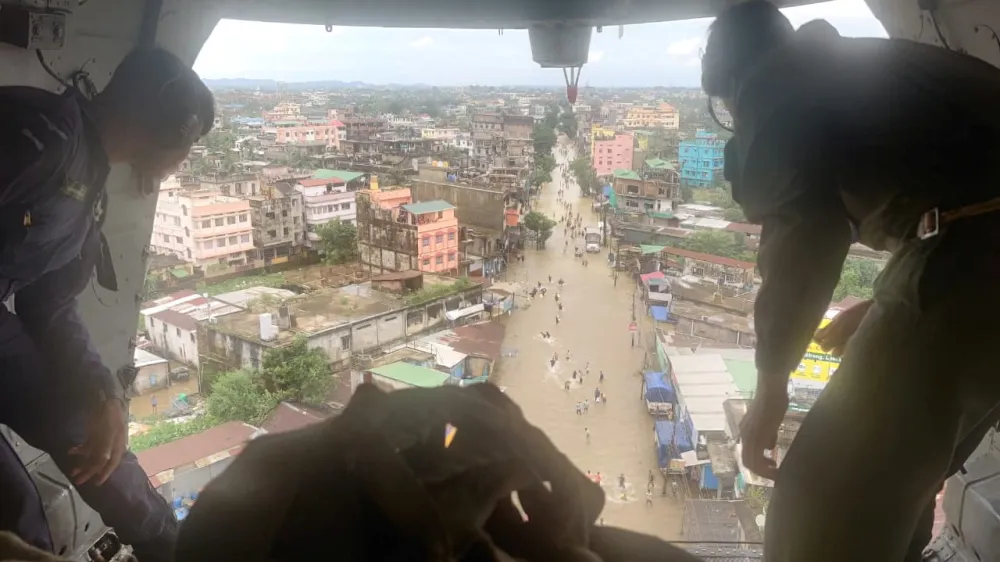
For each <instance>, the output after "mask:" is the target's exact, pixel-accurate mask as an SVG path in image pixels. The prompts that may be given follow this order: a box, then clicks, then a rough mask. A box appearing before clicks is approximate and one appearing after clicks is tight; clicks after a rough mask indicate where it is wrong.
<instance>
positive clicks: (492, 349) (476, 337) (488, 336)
mask: <svg viewBox="0 0 1000 562" xmlns="http://www.w3.org/2000/svg"><path fill="white" fill-rule="evenodd" d="M452 331H453V332H455V335H456V336H457V339H456V340H455V341H453V342H449V345H451V348H452V349H454V350H455V351H458V352H459V353H465V354H466V355H483V356H486V357H489V358H490V360H491V361H496V360H497V359H500V345H501V344H502V343H503V336H504V332H505V331H506V329H505V328H504V326H503V324H501V323H499V322H492V321H489V322H479V323H477V324H469V325H467V326H459V327H457V328H455V329H453V330H452Z"/></svg>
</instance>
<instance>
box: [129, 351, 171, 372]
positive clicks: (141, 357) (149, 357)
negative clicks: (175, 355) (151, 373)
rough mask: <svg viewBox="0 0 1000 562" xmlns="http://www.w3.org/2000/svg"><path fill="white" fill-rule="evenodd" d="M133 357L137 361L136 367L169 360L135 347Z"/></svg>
mask: <svg viewBox="0 0 1000 562" xmlns="http://www.w3.org/2000/svg"><path fill="white" fill-rule="evenodd" d="M132 359H133V361H134V362H135V367H136V368H139V367H145V366H147V365H156V364H158V363H166V362H167V360H166V359H164V358H162V357H160V356H159V355H155V354H153V353H150V352H148V351H146V350H145V349H139V348H138V347H137V348H135V352H134V353H133V354H132Z"/></svg>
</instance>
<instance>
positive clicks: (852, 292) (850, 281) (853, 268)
mask: <svg viewBox="0 0 1000 562" xmlns="http://www.w3.org/2000/svg"><path fill="white" fill-rule="evenodd" d="M881 271H882V268H881V266H880V265H879V264H877V263H876V262H873V261H871V260H866V259H861V258H847V260H846V261H845V262H844V269H843V270H841V272H840V282H839V283H838V284H837V288H836V289H835V290H834V291H833V300H835V301H839V300H843V299H844V297H848V296H851V297H857V298H859V299H870V298H872V295H873V293H874V289H875V279H876V278H877V277H878V275H879V273H881Z"/></svg>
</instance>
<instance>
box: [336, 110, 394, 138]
mask: <svg viewBox="0 0 1000 562" xmlns="http://www.w3.org/2000/svg"><path fill="white" fill-rule="evenodd" d="M340 121H341V122H342V123H343V124H344V139H345V140H351V141H355V140H358V141H365V140H375V135H376V134H378V133H381V132H382V131H385V130H386V129H387V125H386V123H385V120H383V119H379V118H377V117H361V116H357V115H350V116H345V117H343V118H341V119H340Z"/></svg>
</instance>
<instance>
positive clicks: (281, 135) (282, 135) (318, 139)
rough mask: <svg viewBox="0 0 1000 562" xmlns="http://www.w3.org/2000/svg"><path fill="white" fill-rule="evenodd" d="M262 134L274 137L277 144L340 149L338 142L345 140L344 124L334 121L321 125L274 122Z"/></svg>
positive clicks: (295, 121) (301, 122) (299, 122)
mask: <svg viewBox="0 0 1000 562" xmlns="http://www.w3.org/2000/svg"><path fill="white" fill-rule="evenodd" d="M264 133H269V134H273V135H274V142H275V143H277V144H318V143H324V144H325V145H326V146H327V147H328V148H333V149H335V150H339V149H340V141H341V140H344V139H345V138H346V134H347V133H346V129H345V128H344V124H343V123H341V122H340V121H337V120H336V119H330V120H328V121H325V122H322V123H315V122H303V121H297V120H294V121H291V120H290V121H275V122H273V123H271V124H270V125H269V126H267V127H264Z"/></svg>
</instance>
